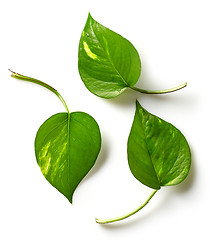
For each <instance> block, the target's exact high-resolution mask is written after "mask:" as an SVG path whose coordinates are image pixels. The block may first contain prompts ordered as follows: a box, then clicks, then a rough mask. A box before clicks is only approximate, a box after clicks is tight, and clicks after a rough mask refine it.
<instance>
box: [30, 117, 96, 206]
mask: <svg viewBox="0 0 216 240" xmlns="http://www.w3.org/2000/svg"><path fill="white" fill-rule="evenodd" d="M100 147H101V135H100V130H99V127H98V124H97V123H96V121H95V120H94V119H93V118H92V117H91V116H90V115H88V114H87V113H84V112H73V113H69V114H68V113H58V114H55V115H53V116H52V117H50V118H49V119H48V120H46V121H45V122H44V123H43V124H42V126H41V127H40V128H39V130H38V132H37V135H36V139H35V153H36V159H37V163H38V165H39V166H40V168H41V172H42V173H43V175H44V176H45V178H46V179H47V180H48V181H49V182H50V183H51V184H52V185H53V186H54V187H55V188H57V189H58V190H59V191H60V192H61V193H62V194H64V195H65V197H66V198H67V199H68V200H69V201H70V202H72V196H73V193H74V191H75V189H76V187H77V186H78V184H79V183H80V181H81V180H82V179H83V178H84V177H85V175H86V174H87V173H88V172H89V170H90V169H91V168H92V166H93V165H94V163H95V161H96V159H97V156H98V153H99V151H100Z"/></svg>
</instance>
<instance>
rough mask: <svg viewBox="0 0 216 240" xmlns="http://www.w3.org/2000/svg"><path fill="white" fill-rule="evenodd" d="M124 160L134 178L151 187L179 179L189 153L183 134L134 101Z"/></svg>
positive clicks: (185, 171)
mask: <svg viewBox="0 0 216 240" xmlns="http://www.w3.org/2000/svg"><path fill="white" fill-rule="evenodd" d="M128 163H129V167H130V170H131V172H132V173H133V175H134V176H135V178H136V179H137V180H139V181H140V182H141V183H143V184H145V185H146V186H148V187H151V188H153V189H160V187H161V186H170V185H176V184H179V183H180V182H182V181H183V180H184V179H185V178H186V176H187V174H188V172H189V169H190V164H191V153H190V148H189V145H188V143H187V141H186V139H185V137H184V135H183V134H182V133H181V132H180V131H179V130H178V129H177V128H176V127H174V126H173V125H172V124H170V123H168V122H166V121H164V120H162V119H161V118H159V117H157V116H155V115H153V114H151V113H149V112H147V111H146V110H145V109H144V108H142V107H141V105H140V104H139V102H138V101H137V104H136V113H135V117H134V121H133V125H132V128H131V131H130V135H129V138H128Z"/></svg>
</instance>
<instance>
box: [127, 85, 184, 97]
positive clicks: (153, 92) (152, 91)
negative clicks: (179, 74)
mask: <svg viewBox="0 0 216 240" xmlns="http://www.w3.org/2000/svg"><path fill="white" fill-rule="evenodd" d="M186 86H187V82H185V83H183V84H181V85H179V86H177V87H174V88H170V89H165V90H144V89H140V88H137V87H129V88H130V89H132V90H134V91H137V92H141V93H145V94H164V93H171V92H175V91H178V90H180V89H182V88H184V87H186Z"/></svg>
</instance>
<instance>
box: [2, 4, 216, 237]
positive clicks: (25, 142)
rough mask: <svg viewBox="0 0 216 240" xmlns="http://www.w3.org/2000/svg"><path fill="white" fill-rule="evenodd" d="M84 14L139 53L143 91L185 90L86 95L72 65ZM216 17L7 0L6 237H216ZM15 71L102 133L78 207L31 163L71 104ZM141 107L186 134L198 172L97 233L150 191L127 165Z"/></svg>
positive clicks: (167, 8)
mask: <svg viewBox="0 0 216 240" xmlns="http://www.w3.org/2000/svg"><path fill="white" fill-rule="evenodd" d="M89 11H90V12H91V15H92V17H93V18H94V19H95V20H97V21H98V22H100V23H102V24H103V25H105V26H106V27H109V28H110V29H112V30H114V31H116V32H118V33H119V34H121V35H122V36H124V37H126V38H127V39H128V40H130V41H131V42H132V43H133V45H134V46H135V47H136V49H137V50H138V52H139V54H140V57H141V61H142V75H141V77H140V79H139V82H138V83H137V85H136V86H138V87H142V88H145V89H166V88H171V87H174V86H177V85H180V84H181V83H184V82H186V81H187V82H188V86H187V87H186V88H184V89H182V90H181V91H179V92H175V93H172V94H167V95H160V96H156V95H144V94H140V93H137V92H133V91H132V90H127V91H125V92H124V93H123V94H122V95H121V96H119V97H117V98H116V99H112V100H105V99H102V98H98V97H96V96H95V95H93V94H91V93H90V92H89V91H88V90H87V89H86V88H85V86H84V84H83V83H82V81H81V79H80V77H79V74H78V69H77V61H78V58H77V54H78V44H79V38H80V36H81V32H82V30H83V27H84V25H85V21H86V19H87V15H88V12H89ZM215 12H216V1H214V0H212V1H211V0H202V1H199V0H196V1H195V0H194V1H193V0H181V1H173V0H165V1H163V0H151V1H150V0H149V1H145V0H142V1H136V0H133V1H117V0H115V1H113V0H109V1H96V0H95V1H84V0H79V1H71V0H61V1H56V0H37V1H31V0H28V1H27V0H26V1H24V0H19V1H16V0H7V1H6V0H5V1H1V3H0V26H1V28H0V31H1V37H0V83H1V84H0V86H1V87H0V89H1V94H0V104H1V105H0V106H1V118H0V121H1V124H0V141H1V143H0V146H1V149H0V150H1V158H0V189H1V190H0V194H1V196H0V221H1V223H0V239H2V240H8V239H9V240H14V239H22V240H27V239H31V240H34V239H40V240H45V239H46V240H47V239H53V240H55V239H87V238H88V239H103V240H107V239H112V240H115V239H124V240H126V239H132V238H133V239H157V238H159V239H162V240H165V239H166V240H171V239H177V240H178V239H197V238H198V237H199V239H201V238H202V239H204V238H208V239H215V237H216V233H215V219H214V218H213V217H214V216H215V213H216V207H215V202H216V194H215V182H216V178H215V169H216V159H215V149H216V140H215V136H216V126H215V112H216V110H215V98H216V97H215V89H216V84H215V82H216V33H215V25H216V14H215ZM8 68H11V69H12V70H14V71H16V72H18V73H21V74H23V75H26V76H31V77H34V78H38V79H40V80H42V81H45V82H47V83H48V84H50V85H52V86H53V87H55V88H56V89H57V90H58V91H59V92H60V94H61V95H62V96H63V97H64V98H65V100H66V102H67V104H68V106H69V108H70V111H84V112H87V113H89V114H91V115H92V116H93V117H94V118H95V119H96V120H97V122H98V124H99V126H100V129H101V133H102V141H103V143H102V149H101V152H100V155H99V158H98V160H97V163H96V165H95V166H94V168H93V169H92V170H91V172H90V173H89V174H88V176H86V177H85V179H84V180H83V181H82V182H81V184H80V185H79V186H78V188H77V189H76V191H75V194H74V198H73V205H71V204H70V203H69V202H68V201H67V199H66V198H65V197H64V196H63V195H61V194H60V193H59V192H58V191H57V190H56V189H55V188H53V187H52V186H51V185H50V184H49V183H48V182H47V181H46V180H45V178H44V177H43V175H42V174H41V172H40V169H39V167H38V166H37V163H36V159H35V156H34V138H35V134H36V132H37V130H38V128H39V127H40V125H41V124H42V123H43V122H44V121H45V120H46V119H47V118H48V117H50V116H51V115H53V114H55V113H57V112H61V111H64V108H63V106H62V104H61V102H60V101H59V100H58V98H57V97H56V96H55V95H54V94H52V93H51V92H49V91H48V90H46V89H44V88H42V87H39V86H36V85H33V84H30V83H25V82H21V81H18V80H15V79H13V78H11V77H10V72H9V71H8V70H7V69H8ZM136 99H138V100H139V101H140V103H141V105H142V106H143V107H144V108H146V109H147V110H148V111H149V112H151V113H153V114H155V115H157V116H159V117H161V118H163V119H164V120H166V121H168V122H171V123H172V124H174V125H175V126H176V127H177V128H179V129H180V130H181V131H182V133H183V134H184V135H185V137H186V138H187V140H188V142H189V144H190V147H191V151H192V167H191V171H190V174H189V176H188V178H187V179H186V180H185V181H184V182H183V183H182V184H180V185H178V186H175V187H167V188H162V189H161V190H160V191H159V192H158V193H157V194H156V195H155V196H154V197H153V199H152V200H151V201H150V203H149V204H148V205H147V206H146V207H145V208H144V209H142V210H141V211H140V212H139V213H137V214H135V215H134V216H132V217H130V218H129V219H127V220H124V221H122V222H119V223H115V224H110V225H103V226H102V225H98V224H96V223H95V220H94V219H95V217H98V218H109V217H117V216H119V215H122V214H125V213H127V212H129V211H131V210H133V209H134V208H136V207H138V206H139V205H140V204H141V203H142V202H143V201H144V200H145V199H146V198H147V197H148V195H149V194H150V192H151V189H149V188H147V187H146V186H144V185H142V184H141V183H140V182H138V181H137V180H136V179H135V178H134V177H133V175H132V174H131V172H130V170H129V167H128V164H127V137H128V134H129V131H130V127H131V124H132V121H133V116H134V112H135V100H136ZM207 236H208V237H207Z"/></svg>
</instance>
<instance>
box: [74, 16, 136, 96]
mask: <svg viewBox="0 0 216 240" xmlns="http://www.w3.org/2000/svg"><path fill="white" fill-rule="evenodd" d="M78 67H79V73H80V76H81V78H82V81H83V82H84V84H85V86H86V87H87V88H88V90H89V91H90V92H92V93H93V94H95V95H97V96H100V97H103V98H114V97H116V96H118V95H119V94H121V93H122V92H123V91H124V90H125V89H126V88H127V87H132V86H134V84H135V83H136V82H137V80H138V79H139V76H140V72H141V62H140V58H139V55H138V53H137V51H136V49H135V48H134V46H133V45H132V44H131V43H130V42H129V41H128V40H127V39H125V38H123V37H122V36H121V35H119V34H117V33H115V32H113V31H111V30H110V29H108V28H106V27H104V26H103V25H101V24H100V23H98V22H96V21H95V20H94V19H93V18H92V17H91V15H90V14H89V16H88V19H87V22H86V25H85V27H84V30H83V32H82V36H81V38H80V43H79V55H78Z"/></svg>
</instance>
